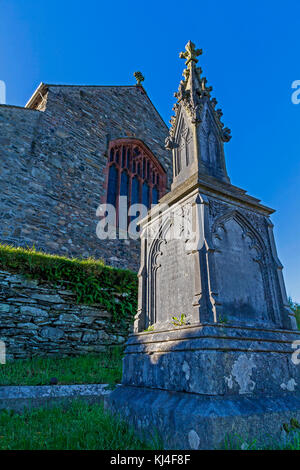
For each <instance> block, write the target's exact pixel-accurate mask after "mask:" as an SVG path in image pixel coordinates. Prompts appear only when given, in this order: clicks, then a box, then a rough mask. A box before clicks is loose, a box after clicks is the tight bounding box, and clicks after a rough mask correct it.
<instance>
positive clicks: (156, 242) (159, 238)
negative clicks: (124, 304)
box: [147, 218, 173, 326]
mask: <svg viewBox="0 0 300 470" xmlns="http://www.w3.org/2000/svg"><path fill="white" fill-rule="evenodd" d="M172 223H173V222H172V220H170V219H169V218H168V219H167V220H166V221H165V222H164V223H163V225H161V226H160V227H159V228H158V230H157V233H156V234H154V237H153V242H152V244H151V246H150V248H149V255H148V260H147V264H148V266H147V271H148V273H150V274H149V276H148V278H147V293H148V296H147V297H148V300H147V302H148V306H147V312H149V314H150V315H149V318H147V326H149V325H152V324H154V323H155V322H156V321H157V318H156V312H157V308H156V304H157V297H156V284H157V272H158V270H159V268H160V267H161V264H160V260H159V258H160V257H161V255H162V246H163V245H164V244H166V242H167V241H166V235H167V233H168V231H169V230H170V228H171V226H172Z"/></svg>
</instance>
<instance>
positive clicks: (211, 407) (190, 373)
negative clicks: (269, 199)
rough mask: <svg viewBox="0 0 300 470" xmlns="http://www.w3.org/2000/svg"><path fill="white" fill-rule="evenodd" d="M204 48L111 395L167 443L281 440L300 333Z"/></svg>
mask: <svg viewBox="0 0 300 470" xmlns="http://www.w3.org/2000/svg"><path fill="white" fill-rule="evenodd" d="M201 52H202V51H201V50H196V49H195V46H194V44H193V43H191V42H189V43H188V44H187V45H186V51H185V52H184V53H181V54H180V57H182V58H184V59H185V60H186V69H185V71H184V80H183V81H181V83H180V86H179V90H178V93H176V97H177V103H176V104H175V107H174V110H175V116H174V117H173V118H172V121H171V123H172V127H171V129H170V137H169V138H168V139H167V142H166V146H167V148H169V149H170V150H172V153H173V173H174V178H173V184H172V189H171V192H169V193H168V194H167V195H165V196H164V197H163V198H162V199H161V200H160V203H159V204H158V205H157V206H155V207H154V208H152V209H151V211H149V213H148V215H147V217H146V218H145V219H144V220H143V221H142V222H141V267H140V271H139V305H138V313H137V316H136V319H135V326H134V333H133V334H132V335H131V336H130V337H129V340H128V343H127V347H126V351H125V357H124V360H123V380H122V385H121V386H120V387H118V388H117V389H116V390H115V391H114V392H113V393H112V395H111V396H110V397H109V398H108V400H107V405H108V406H109V408H110V409H112V410H113V411H116V412H118V413H120V414H121V415H122V416H123V417H125V418H126V419H127V420H128V421H129V422H130V423H131V424H133V425H134V426H135V427H136V429H139V430H140V431H141V432H144V433H146V437H147V436H148V437H149V436H151V435H153V434H154V433H155V431H156V432H158V433H159V435H160V436H162V438H163V441H164V446H165V447H166V448H169V449H170V448H171V449H213V448H220V447H222V446H224V445H225V444H224V443H225V441H226V439H231V440H233V443H234V445H235V444H236V440H237V437H236V436H239V439H242V440H244V441H245V442H247V441H250V440H251V439H257V442H258V443H259V442H263V443H266V442H267V440H268V439H269V438H272V439H275V440H276V439H277V440H282V439H284V438H286V437H287V436H288V433H287V432H286V430H287V429H289V428H291V429H296V428H297V425H298V424H297V423H298V421H297V420H299V421H300V397H299V389H300V366H299V365H297V362H298V361H297V354H296V355H295V349H294V348H297V343H295V341H297V340H298V341H299V340H300V333H299V332H298V330H297V325H296V320H295V316H294V314H293V312H292V311H291V309H290V308H289V305H288V300H287V296H286V291H285V285H284V280H283V275H282V265H281V264H280V261H279V259H278V257H277V252H276V245H275V241H274V237H273V225H272V222H271V220H270V215H271V214H272V213H273V212H274V211H273V210H272V209H270V208H268V207H266V206H264V205H262V204H261V203H260V201H259V200H258V199H256V198H253V197H251V196H249V195H247V194H246V192H245V191H244V190H242V189H240V188H238V187H236V186H233V185H232V184H231V182H230V180H229V177H228V174H227V170H226V164H225V157H224V143H225V142H228V141H229V139H230V131H229V129H228V128H224V125H223V123H222V122H221V116H222V112H221V110H219V109H216V100H215V99H214V98H211V87H207V84H206V79H205V78H204V77H202V71H201V69H200V68H198V67H197V65H196V64H197V62H198V59H197V57H198V56H199V55H200V54H201ZM174 317H175V319H174ZM296 352H297V351H296ZM293 353H294V354H293ZM291 420H292V421H291ZM299 426H300V425H299ZM289 435H291V434H289Z"/></svg>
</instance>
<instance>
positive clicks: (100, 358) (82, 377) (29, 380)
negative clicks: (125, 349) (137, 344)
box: [0, 348, 122, 386]
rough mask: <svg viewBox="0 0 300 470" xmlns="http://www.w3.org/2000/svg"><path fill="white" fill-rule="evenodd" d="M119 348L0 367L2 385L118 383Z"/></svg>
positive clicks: (14, 362)
mask: <svg viewBox="0 0 300 470" xmlns="http://www.w3.org/2000/svg"><path fill="white" fill-rule="evenodd" d="M121 351H122V350H121V348H114V349H111V350H109V351H108V352H106V353H99V354H88V355H84V356H79V357H67V358H42V357H34V358H32V359H24V360H17V361H12V362H8V363H7V364H0V386H1V385H49V383H50V380H51V379H52V378H56V379H57V381H58V384H61V385H63V384H93V383H108V384H111V385H114V384H117V383H120V381H121V378H122V352H121Z"/></svg>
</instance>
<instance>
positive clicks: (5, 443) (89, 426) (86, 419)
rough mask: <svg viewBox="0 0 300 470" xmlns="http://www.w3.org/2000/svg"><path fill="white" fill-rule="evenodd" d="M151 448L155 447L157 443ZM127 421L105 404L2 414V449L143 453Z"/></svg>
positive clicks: (0, 425)
mask: <svg viewBox="0 0 300 470" xmlns="http://www.w3.org/2000/svg"><path fill="white" fill-rule="evenodd" d="M151 445H154V446H156V444H155V443H153V444H152V443H151ZM151 445H150V444H147V443H145V442H143V441H142V440H140V439H138V438H137V437H136V435H135V433H134V430H133V429H132V428H130V427H129V426H128V424H126V423H125V422H123V421H121V420H119V419H118V418H116V417H114V416H111V415H110V414H108V413H107V412H105V411H104V410H103V405H99V404H93V405H88V404H87V403H84V402H80V401H74V402H73V403H72V405H70V406H69V407H61V406H57V407H53V408H48V409H47V408H41V409H36V410H31V411H29V410H27V411H25V412H24V413H22V414H17V413H13V412H7V411H2V412H0V450H127V449H131V450H144V449H151V448H152V449H154V448H155V447H151Z"/></svg>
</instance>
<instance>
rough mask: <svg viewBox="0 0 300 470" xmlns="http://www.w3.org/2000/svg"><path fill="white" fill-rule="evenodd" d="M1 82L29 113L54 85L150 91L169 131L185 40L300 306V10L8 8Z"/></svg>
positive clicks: (2, 0) (21, 3) (88, 1)
mask: <svg viewBox="0 0 300 470" xmlns="http://www.w3.org/2000/svg"><path fill="white" fill-rule="evenodd" d="M0 8H1V15H0V41H1V42H0V64H1V68H0V80H4V81H5V82H6V86H7V103H8V104H16V105H24V104H25V103H26V101H27V100H28V99H29V97H30V96H31V94H32V93H33V91H34V89H35V88H36V87H37V86H38V84H39V83H40V82H41V81H43V82H46V83H66V84H95V85H127V84H134V83H135V80H134V78H133V75H132V74H133V72H134V71H136V70H141V71H142V73H143V74H144V75H145V77H146V80H145V82H144V86H145V88H146V90H147V92H148V94H149V96H150V98H151V99H152V101H153V103H154V104H155V106H156V107H157V108H158V110H159V112H160V113H161V115H162V116H163V118H164V119H165V121H166V122H167V123H168V122H169V119H170V116H171V114H172V106H173V103H174V100H175V99H174V97H173V93H174V91H176V90H177V88H178V83H179V81H180V80H181V73H182V69H183V67H184V63H183V61H182V60H180V59H179V58H178V53H179V52H180V51H181V50H183V49H184V46H185V44H186V43H187V41H188V40H189V39H191V40H192V41H193V42H195V43H196V45H197V46H198V47H201V48H203V50H204V54H203V56H201V57H200V64H201V66H202V68H203V70H204V75H205V76H206V77H207V78H208V85H212V86H213V89H214V90H213V95H214V96H216V98H217V99H218V104H219V105H220V106H221V107H222V109H223V112H224V116H223V122H224V124H225V126H228V127H230V128H231V130H232V136H233V137H232V140H231V142H230V143H229V144H227V145H226V155H227V166H228V172H229V175H230V177H231V181H232V183H233V184H235V185H237V186H240V187H242V188H243V189H246V190H247V191H248V193H249V194H251V195H252V196H255V197H259V198H260V199H262V202H263V203H264V204H266V205H270V206H271V207H274V208H275V209H276V210H277V212H276V213H275V214H274V216H273V217H272V220H273V221H274V223H275V236H276V240H277V245H278V252H279V257H280V259H281V261H282V263H283V264H284V266H285V269H284V276H285V279H286V284H287V291H288V294H289V295H292V296H293V297H294V299H295V300H297V301H299V302H300V282H299V281H300V275H299V267H300V242H299V238H300V237H299V233H300V214H299V206H300V190H299V186H300V148H299V147H300V139H299V137H300V129H299V127H300V104H299V105H295V104H292V101H291V94H292V89H291V84H292V82H293V81H294V80H299V79H300V70H299V69H300V60H299V46H298V44H299V34H300V2H299V1H289V0H286V1H285V2H282V1H280V2H279V1H276V0H273V1H268V0H264V1H263V2H262V1H256V0H252V1H247V0H246V1H245V0H244V1H243V2H241V1H230V0H227V1H226V2H224V1H219V0H215V1H214V2H209V1H201V2H200V1H199V0H198V1H194V0H190V1H189V2H182V1H177V0H174V1H172V2H171V1H165V0H160V1H157V0H152V1H151V2H150V1H149V2H144V1H142V0H140V1H135V0H134V1H130V2H129V1H126V0H125V1H119V0H114V1H113V2H108V1H105V2H104V1H102V0H97V1H96V0H85V1H84V2H83V1H77V0H72V1H71V0H63V1H62V0H60V1H58V0H51V2H45V1H42V0H0Z"/></svg>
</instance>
